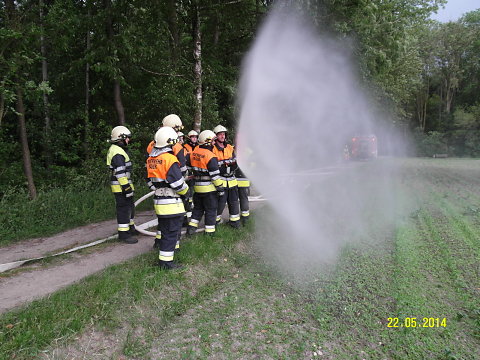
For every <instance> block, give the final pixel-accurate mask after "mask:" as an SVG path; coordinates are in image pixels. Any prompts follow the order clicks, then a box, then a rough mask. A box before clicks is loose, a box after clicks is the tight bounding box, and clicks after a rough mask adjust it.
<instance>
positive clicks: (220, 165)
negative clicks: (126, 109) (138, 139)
mask: <svg viewBox="0 0 480 360" xmlns="http://www.w3.org/2000/svg"><path fill="white" fill-rule="evenodd" d="M182 129H183V124H182V121H181V119H180V117H179V116H177V115H175V114H170V115H168V116H166V117H165V118H163V120H162V126H161V127H160V128H159V129H158V130H157V132H156V133H155V136H154V140H153V141H152V142H150V144H149V145H148V147H147V160H146V173H147V175H146V180H147V186H148V187H149V188H150V190H152V191H155V194H154V199H153V202H154V208H155V213H156V215H157V218H158V228H157V233H156V236H155V244H154V247H155V248H158V249H159V260H160V262H159V265H160V267H162V268H164V269H176V268H179V267H181V265H180V264H178V263H176V262H174V255H175V252H176V251H178V250H179V248H180V235H181V230H182V224H184V225H186V226H187V229H186V234H187V236H190V235H193V234H194V233H195V232H196V231H197V229H198V226H199V223H200V220H201V219H202V217H203V216H204V217H205V233H206V234H208V235H213V234H214V233H215V227H216V225H217V224H219V223H220V222H221V220H222V213H223V210H224V209H225V206H226V205H227V204H228V210H229V214H230V218H229V221H228V224H229V225H230V226H232V227H233V228H239V227H240V226H241V224H244V223H245V222H246V221H247V220H248V218H249V214H250V213H249V204H248V195H249V191H250V183H249V181H248V179H247V178H246V177H245V176H244V174H243V173H242V171H241V170H240V168H239V167H238V165H237V160H236V155H235V149H234V147H233V146H232V145H231V144H229V143H227V129H226V128H225V127H224V126H222V125H218V126H216V127H215V128H214V129H213V131H212V130H204V131H202V132H200V134H198V133H197V132H196V131H195V130H191V131H190V132H189V133H188V134H187V137H186V139H185V142H183V137H184V135H183V133H181V130H182ZM131 136H132V134H131V132H130V130H128V129H127V128H126V127H125V126H117V127H115V128H113V130H112V133H111V138H110V143H111V144H112V145H111V146H110V148H109V150H108V154H107V165H108V166H109V168H110V170H111V189H112V192H113V194H114V195H115V202H116V211H117V222H118V238H119V240H120V241H123V242H125V243H128V244H134V243H136V242H138V240H137V239H136V237H135V236H134V235H135V234H136V230H135V223H134V217H135V205H134V200H133V193H134V187H133V183H132V180H131V173H132V162H131V160H130V157H129V155H128V151H127V147H128V144H129V142H130V140H131ZM187 214H188V215H191V216H190V217H189V218H187Z"/></svg>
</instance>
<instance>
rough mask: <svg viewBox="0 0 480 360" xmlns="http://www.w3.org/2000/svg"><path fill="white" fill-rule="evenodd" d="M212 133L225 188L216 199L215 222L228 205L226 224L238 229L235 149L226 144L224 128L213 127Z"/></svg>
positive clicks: (238, 214)
mask: <svg viewBox="0 0 480 360" xmlns="http://www.w3.org/2000/svg"><path fill="white" fill-rule="evenodd" d="M213 132H214V133H215V136H216V139H215V145H214V147H213V153H214V154H215V155H216V156H217V158H218V166H219V168H220V178H221V179H222V182H223V187H224V188H225V193H224V195H223V196H221V197H219V198H218V207H217V218H216V221H217V223H219V222H220V221H221V220H222V213H223V209H225V205H226V204H227V203H228V211H229V214H230V219H229V222H228V224H229V225H230V226H232V227H234V228H238V227H240V206H239V202H238V183H237V179H236V178H235V170H236V168H237V158H236V155H235V149H234V148H233V146H232V145H230V144H228V143H227V139H226V138H227V129H226V128H225V127H224V126H222V125H217V126H215V128H214V129H213Z"/></svg>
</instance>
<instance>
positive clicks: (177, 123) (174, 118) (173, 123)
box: [147, 114, 187, 175]
mask: <svg viewBox="0 0 480 360" xmlns="http://www.w3.org/2000/svg"><path fill="white" fill-rule="evenodd" d="M162 127H170V128H172V129H173V130H175V131H177V132H178V131H180V130H182V129H183V124H182V120H181V119H180V117H179V116H178V115H175V114H170V115H167V116H165V117H164V118H163V120H162ZM154 145H155V141H151V142H150V144H148V146H147V153H148V154H150V151H152V149H153V147H154ZM172 150H173V154H174V155H175V156H176V157H177V158H178V161H180V169H181V170H182V174H183V175H185V173H186V171H187V167H186V166H185V153H184V152H183V147H182V145H181V144H180V143H178V142H177V143H176V144H175V145H174V146H173V148H172Z"/></svg>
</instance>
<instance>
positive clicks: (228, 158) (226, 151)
mask: <svg viewBox="0 0 480 360" xmlns="http://www.w3.org/2000/svg"><path fill="white" fill-rule="evenodd" d="M213 153H214V154H215V156H216V157H217V159H218V167H219V169H220V178H221V179H222V184H223V185H222V186H224V187H227V186H228V187H229V188H230V187H234V186H237V185H238V183H237V179H236V178H235V173H234V172H235V169H236V168H237V157H236V155H235V149H234V147H233V146H232V145H230V144H227V145H226V146H225V147H224V148H221V147H219V146H217V145H215V146H214V147H213Z"/></svg>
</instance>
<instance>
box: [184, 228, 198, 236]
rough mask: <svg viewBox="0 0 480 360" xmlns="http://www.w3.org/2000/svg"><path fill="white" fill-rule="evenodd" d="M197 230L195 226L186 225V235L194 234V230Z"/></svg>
mask: <svg viewBox="0 0 480 360" xmlns="http://www.w3.org/2000/svg"><path fill="white" fill-rule="evenodd" d="M196 231H197V228H196V227H195V226H190V225H189V226H188V227H187V232H186V234H187V236H192V235H193V234H195V232H196Z"/></svg>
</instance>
